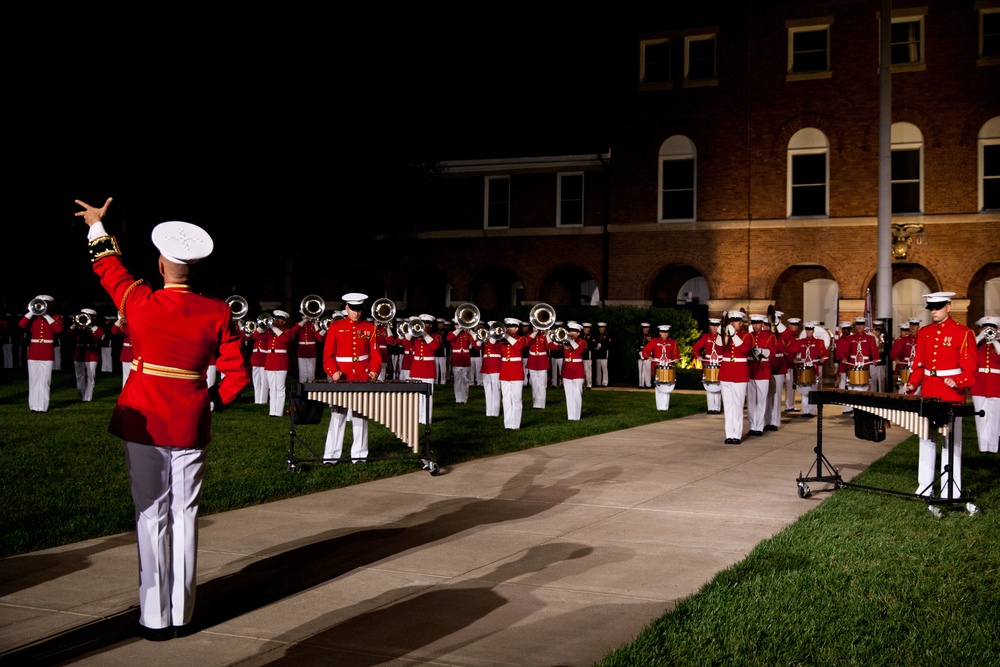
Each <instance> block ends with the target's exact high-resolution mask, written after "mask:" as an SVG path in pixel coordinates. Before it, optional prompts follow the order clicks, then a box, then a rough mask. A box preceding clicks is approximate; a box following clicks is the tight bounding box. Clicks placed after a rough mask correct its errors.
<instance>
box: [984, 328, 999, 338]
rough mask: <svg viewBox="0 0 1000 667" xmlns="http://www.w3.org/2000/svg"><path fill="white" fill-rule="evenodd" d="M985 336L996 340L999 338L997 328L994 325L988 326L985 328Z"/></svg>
mask: <svg viewBox="0 0 1000 667" xmlns="http://www.w3.org/2000/svg"><path fill="white" fill-rule="evenodd" d="M983 338H985V339H986V340H988V341H994V340H996V338H997V330H996V329H995V328H994V327H986V328H985V329H983Z"/></svg>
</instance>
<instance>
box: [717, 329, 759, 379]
mask: <svg viewBox="0 0 1000 667" xmlns="http://www.w3.org/2000/svg"><path fill="white" fill-rule="evenodd" d="M737 338H739V339H740V342H739V343H737V342H736V339H737ZM715 344H716V350H718V352H719V354H721V355H722V363H721V364H719V365H720V368H719V381H720V382H749V381H750V364H749V363H747V355H748V354H750V348H751V347H753V344H752V343H751V341H750V334H749V333H747V332H746V331H745V330H740V331H738V332H737V334H736V335H735V336H733V337H731V338H730V339H729V341H728V342H727V343H726V344H725V345H723V344H722V335H721V334H720V335H719V337H718V338H716V340H715Z"/></svg>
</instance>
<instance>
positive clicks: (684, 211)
mask: <svg viewBox="0 0 1000 667" xmlns="http://www.w3.org/2000/svg"><path fill="white" fill-rule="evenodd" d="M661 165H662V169H663V201H662V207H663V210H662V215H661V219H662V220H694V202H695V187H694V184H695V180H694V175H695V174H694V160H693V159H686V160H663V161H662V162H661Z"/></svg>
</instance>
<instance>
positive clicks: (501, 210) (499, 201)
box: [485, 176, 510, 228]
mask: <svg viewBox="0 0 1000 667" xmlns="http://www.w3.org/2000/svg"><path fill="white" fill-rule="evenodd" d="M485 217H486V227H487V228H495V227H510V177H509V176H487V177H486V213H485Z"/></svg>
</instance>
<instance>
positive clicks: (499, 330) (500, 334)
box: [489, 322, 507, 340]
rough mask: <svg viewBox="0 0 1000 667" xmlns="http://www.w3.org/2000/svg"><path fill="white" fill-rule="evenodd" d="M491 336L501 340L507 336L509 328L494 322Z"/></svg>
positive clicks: (490, 332)
mask: <svg viewBox="0 0 1000 667" xmlns="http://www.w3.org/2000/svg"><path fill="white" fill-rule="evenodd" d="M489 335H490V336H492V337H493V338H495V339H497V340H501V339H502V338H504V337H505V336H506V335H507V327H505V326H504V324H503V322H494V323H493V326H491V327H490V330H489Z"/></svg>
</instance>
